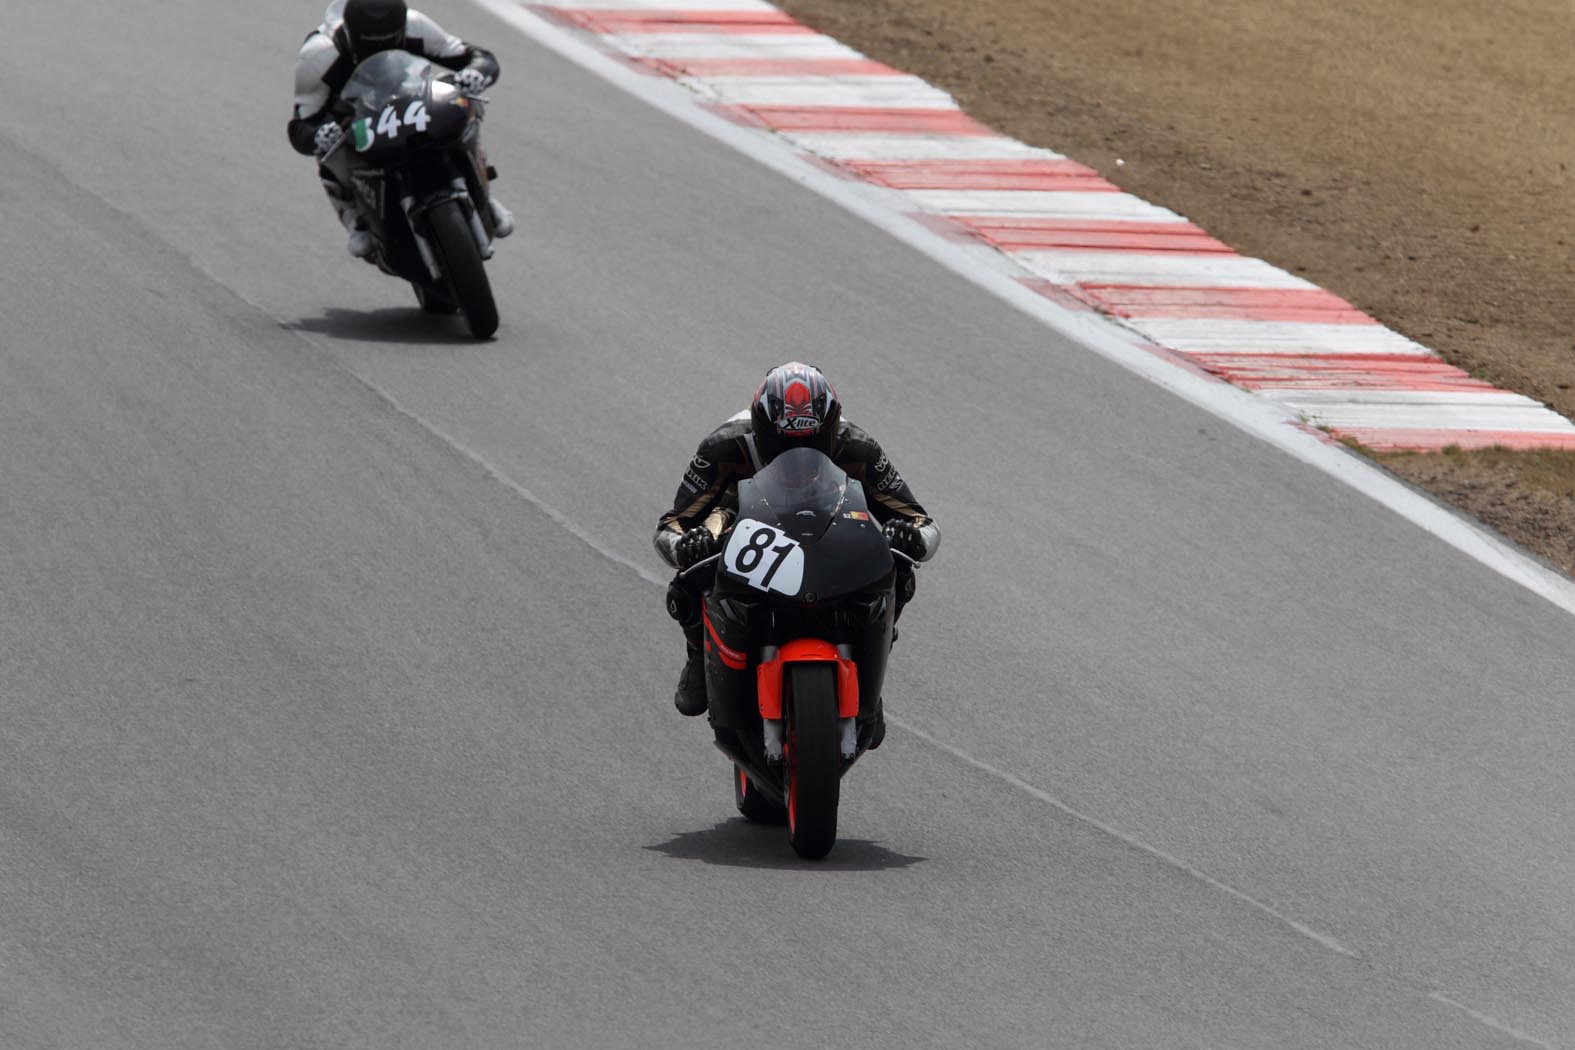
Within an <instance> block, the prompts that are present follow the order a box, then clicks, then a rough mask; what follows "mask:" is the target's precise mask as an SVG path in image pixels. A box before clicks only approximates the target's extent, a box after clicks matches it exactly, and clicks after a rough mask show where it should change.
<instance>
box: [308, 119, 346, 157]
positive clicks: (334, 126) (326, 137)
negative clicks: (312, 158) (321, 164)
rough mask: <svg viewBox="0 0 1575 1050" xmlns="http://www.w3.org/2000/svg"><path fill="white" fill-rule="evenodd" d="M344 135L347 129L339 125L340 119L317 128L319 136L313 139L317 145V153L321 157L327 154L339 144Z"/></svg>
mask: <svg viewBox="0 0 1575 1050" xmlns="http://www.w3.org/2000/svg"><path fill="white" fill-rule="evenodd" d="M344 137H345V129H344V128H342V127H340V126H339V122H338V121H336V120H330V121H329V122H328V123H326V124H324V125H323V126H322V127H320V128H318V129H317V136H316V138H315V139H314V140H313V141H314V142H315V143H316V145H317V155H318V156H319V157H325V156H327V155H328V152H329V151H330V150H332V149H333V148H334V147H335V146H337V145H339V140H340V139H342V138H344Z"/></svg>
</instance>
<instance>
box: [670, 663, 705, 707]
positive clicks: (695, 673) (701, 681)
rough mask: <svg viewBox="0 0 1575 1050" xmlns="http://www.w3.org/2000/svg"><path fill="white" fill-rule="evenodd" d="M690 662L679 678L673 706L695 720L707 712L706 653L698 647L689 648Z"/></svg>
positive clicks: (686, 664) (685, 665)
mask: <svg viewBox="0 0 1575 1050" xmlns="http://www.w3.org/2000/svg"><path fill="white" fill-rule="evenodd" d="M687 648H688V650H689V660H688V662H687V663H685V664H684V669H683V673H681V674H680V675H679V676H678V691H677V692H675V693H674V694H673V706H674V707H676V708H678V713H679V714H681V715H688V716H689V717H690V718H693V717H694V716H696V715H703V714H705V712H706V707H707V704H706V698H705V651H704V650H702V649H701V648H700V647H699V646H698V645H691V646H687Z"/></svg>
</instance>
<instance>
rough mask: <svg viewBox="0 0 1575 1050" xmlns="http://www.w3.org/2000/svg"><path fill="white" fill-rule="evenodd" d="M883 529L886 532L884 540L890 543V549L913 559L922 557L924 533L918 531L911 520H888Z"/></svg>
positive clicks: (916, 559) (917, 559)
mask: <svg viewBox="0 0 1575 1050" xmlns="http://www.w3.org/2000/svg"><path fill="white" fill-rule="evenodd" d="M883 531H884V532H885V533H886V542H887V543H888V544H890V545H891V549H892V550H894V551H896V552H897V553H899V554H906V555H907V556H908V557H910V558H912V559H913V560H914V561H919V560H921V559H922V558H923V557H924V552H925V550H926V548H925V545H924V533H922V532H920V531H919V527H918V526H917V525H915V524H914V523H913V522H911V521H904V520H902V519H898V520H896V521H888V522H887V523H886V527H885V529H884V530H883Z"/></svg>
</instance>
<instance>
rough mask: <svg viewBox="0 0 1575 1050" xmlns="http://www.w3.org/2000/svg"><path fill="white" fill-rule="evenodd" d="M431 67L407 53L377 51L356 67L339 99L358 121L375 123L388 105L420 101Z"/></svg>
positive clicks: (431, 73) (429, 63)
mask: <svg viewBox="0 0 1575 1050" xmlns="http://www.w3.org/2000/svg"><path fill="white" fill-rule="evenodd" d="M432 75H433V69H432V63H431V62H428V61H427V60H426V59H424V58H420V57H418V56H416V55H412V54H411V53H410V52H408V51H379V52H378V53H377V54H375V55H373V56H372V57H371V58H368V59H367V60H366V61H365V62H362V63H361V64H360V65H359V66H356V67H355V72H353V73H351V74H350V79H349V80H347V81H345V86H344V90H342V91H340V92H339V97H340V98H342V99H344V101H345V102H347V103H349V104H350V106H351V107H352V108H354V110H355V115H356V116H358V117H372V118H373V119H376V118H377V117H378V116H379V115H380V114H381V113H382V112H383V110H384V109H385V108H386V107H388V106H389V105H390V104H392V103H393V102H395V101H396V100H399V99H404V98H411V97H415V98H420V97H421V96H422V95H423V94H425V93H426V85H427V81H428V80H431V79H432Z"/></svg>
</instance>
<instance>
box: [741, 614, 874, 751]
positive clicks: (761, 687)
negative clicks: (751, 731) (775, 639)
mask: <svg viewBox="0 0 1575 1050" xmlns="http://www.w3.org/2000/svg"><path fill="white" fill-rule="evenodd" d="M794 663H827V664H832V665H833V666H834V667H835V668H836V675H837V717H838V719H839V722H838V725H839V728H840V729H841V731H842V737H841V743H840V747H839V750H840V751H841V752H842V758H843V759H844V760H845V761H848V762H851V761H853V759H854V758H856V757H857V756H858V751H859V744H858V737H859V731H858V714H859V665H858V664H856V663H854V661H853V647H852V646H851V645H832V644H831V643H830V642H826V641H822V640H821V639H819V638H798V639H795V640H793V641H791V642H788V643H787V644H786V645H782V646H775V645H768V646H765V647H763V648H762V649H761V651H760V659H759V661H758V663H757V664H756V666H755V696H756V700H757V702H758V704H759V705H760V722H761V725H762V727H763V733H764V741H763V743H764V745H765V752H766V758H767V760H768V761H771V762H780V761H782V758H783V743H784V741H785V740H786V737H787V726H786V722H785V719H784V717H783V714H784V713H783V710H782V680H783V678H784V677H785V676H786V671H787V668H788V665H790V664H794Z"/></svg>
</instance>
